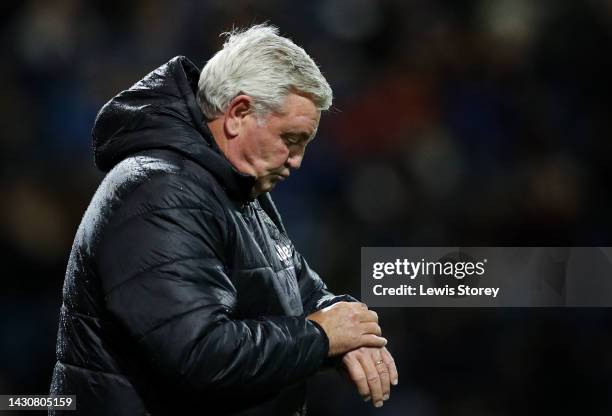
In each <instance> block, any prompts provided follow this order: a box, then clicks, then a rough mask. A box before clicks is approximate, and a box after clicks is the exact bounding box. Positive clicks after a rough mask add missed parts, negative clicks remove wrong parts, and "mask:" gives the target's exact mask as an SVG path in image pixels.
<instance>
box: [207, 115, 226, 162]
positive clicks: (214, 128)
mask: <svg viewBox="0 0 612 416" xmlns="http://www.w3.org/2000/svg"><path fill="white" fill-rule="evenodd" d="M206 124H208V128H209V129H210V132H211V133H212V135H213V139H215V143H217V146H218V147H219V149H220V150H221V153H223V154H224V155H225V157H227V158H228V159H229V155H228V152H229V140H228V138H227V136H226V135H225V132H224V131H223V119H222V118H221V117H219V118H216V119H214V120H212V121H209V122H208V123H206Z"/></svg>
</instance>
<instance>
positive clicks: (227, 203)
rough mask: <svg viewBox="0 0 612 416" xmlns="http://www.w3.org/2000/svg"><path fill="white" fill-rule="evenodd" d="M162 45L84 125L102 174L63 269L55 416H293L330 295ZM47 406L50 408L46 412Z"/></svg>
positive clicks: (320, 351) (321, 353)
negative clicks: (222, 144) (226, 148)
mask: <svg viewBox="0 0 612 416" xmlns="http://www.w3.org/2000/svg"><path fill="white" fill-rule="evenodd" d="M198 76H199V70H198V68H197V67H195V66H194V65H193V64H192V63H191V62H190V61H189V60H187V59H186V58H184V57H176V58H174V59H172V60H171V61H169V62H168V63H166V64H164V65H163V66H161V67H160V68H158V69H156V70H155V71H153V72H151V73H150V74H149V75H147V76H146V77H145V78H144V79H142V80H141V81H139V82H138V83H136V84H135V85H133V86H132V87H131V88H129V89H128V90H126V91H123V92H121V93H120V94H118V95H117V96H115V97H114V98H113V99H111V100H110V101H109V102H108V103H107V104H106V105H105V106H104V107H103V108H102V109H101V110H100V113H99V114H98V117H97V119H96V123H95V126H94V129H93V140H94V155H95V161H96V165H97V166H98V167H99V168H100V169H102V170H103V171H105V172H108V173H107V175H106V177H105V178H104V180H103V181H102V183H101V184H100V186H99V188H98V190H97V192H96V193H95V195H94V197H93V199H92V201H91V203H90V205H89V207H88V209H87V211H86V213H85V215H84V217H83V220H82V222H81V224H80V226H79V228H78V231H77V234H76V237H75V240H74V244H73V247H72V252H71V254H70V259H69V263H68V268H67V272H66V277H65V282H64V289H63V302H62V306H61V311H60V317H59V331H58V338H57V363H56V365H55V368H54V372H53V378H52V382H51V393H52V394H76V403H77V412H66V414H68V415H76V414H83V415H113V416H120V415H162V414H164V415H165V414H172V415H178V414H190V415H192V414H193V415H195V414H201V415H224V414H244V415H295V414H303V413H304V412H305V406H304V398H305V380H306V379H307V377H309V376H310V375H312V374H313V373H315V372H316V371H317V370H319V369H320V368H321V367H322V365H323V364H324V361H325V359H326V357H327V353H328V340H327V337H326V335H325V333H324V332H323V331H322V329H321V328H320V327H318V325H316V324H315V323H313V322H311V321H309V320H307V319H306V318H305V317H306V316H307V315H308V314H309V313H311V312H313V311H315V310H316V309H319V308H322V307H325V306H327V305H330V304H332V303H334V302H337V301H339V300H351V298H350V297H346V296H343V297H336V296H333V295H332V294H331V293H330V292H329V291H328V290H327V289H326V286H325V285H324V283H323V281H322V280H321V279H320V278H319V276H318V275H317V274H316V273H315V272H314V271H313V270H312V269H310V267H309V266H308V264H307V263H306V261H305V260H304V258H303V257H302V256H301V255H300V254H299V253H298V252H297V251H296V249H295V247H294V246H293V244H292V243H291V240H290V239H289V237H288V236H287V232H286V230H285V228H284V226H283V223H282V221H281V218H280V215H279V214H278V211H277V210H276V208H275V206H274V203H273V202H272V199H271V198H270V196H269V195H268V194H264V195H262V196H260V197H258V198H257V199H251V198H250V197H249V194H250V190H251V188H252V186H253V182H254V178H252V177H250V176H247V175H244V174H242V173H240V172H238V171H237V170H236V169H234V168H233V166H232V165H231V164H230V163H229V162H228V160H227V159H226V158H225V157H224V156H223V155H222V154H221V153H220V152H219V150H218V148H217V147H216V145H215V143H214V140H213V138H212V136H211V133H210V131H209V130H208V128H207V125H206V123H205V120H204V119H203V115H202V113H201V111H200V109H199V107H198V105H197V103H196V100H195V94H194V91H196V88H197V80H198ZM50 414H62V412H61V411H60V410H58V409H56V410H54V411H51V412H50Z"/></svg>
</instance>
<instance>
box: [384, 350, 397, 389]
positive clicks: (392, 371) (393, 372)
mask: <svg viewBox="0 0 612 416" xmlns="http://www.w3.org/2000/svg"><path fill="white" fill-rule="evenodd" d="M381 355H382V359H383V361H384V362H385V364H387V368H388V369H389V378H390V379H391V384H393V385H394V386H397V383H398V382H399V374H398V372H397V367H396V366H395V360H394V359H393V356H392V355H391V353H390V352H389V350H388V349H387V348H385V347H383V348H381Z"/></svg>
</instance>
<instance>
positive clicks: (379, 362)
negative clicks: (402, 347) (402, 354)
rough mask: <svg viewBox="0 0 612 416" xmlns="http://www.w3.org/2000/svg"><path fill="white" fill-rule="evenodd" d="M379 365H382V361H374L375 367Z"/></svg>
mask: <svg viewBox="0 0 612 416" xmlns="http://www.w3.org/2000/svg"><path fill="white" fill-rule="evenodd" d="M381 364H384V361H383V360H378V361H376V365H381Z"/></svg>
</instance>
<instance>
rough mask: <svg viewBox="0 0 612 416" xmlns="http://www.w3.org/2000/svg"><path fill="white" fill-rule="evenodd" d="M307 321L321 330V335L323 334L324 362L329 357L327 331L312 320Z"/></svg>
mask: <svg viewBox="0 0 612 416" xmlns="http://www.w3.org/2000/svg"><path fill="white" fill-rule="evenodd" d="M307 321H308V322H310V323H311V324H313V325H314V327H315V328H317V329H318V330H319V333H320V334H321V338H322V339H323V344H324V346H325V347H324V348H323V350H324V352H325V355H324V356H323V358H322V360H321V361H322V362H324V361H325V360H326V359H327V358H328V356H329V338H328V337H327V334H326V333H325V330H324V329H323V327H322V326H321V325H319V324H318V323H317V322H315V321H312V320H310V319H307Z"/></svg>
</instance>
